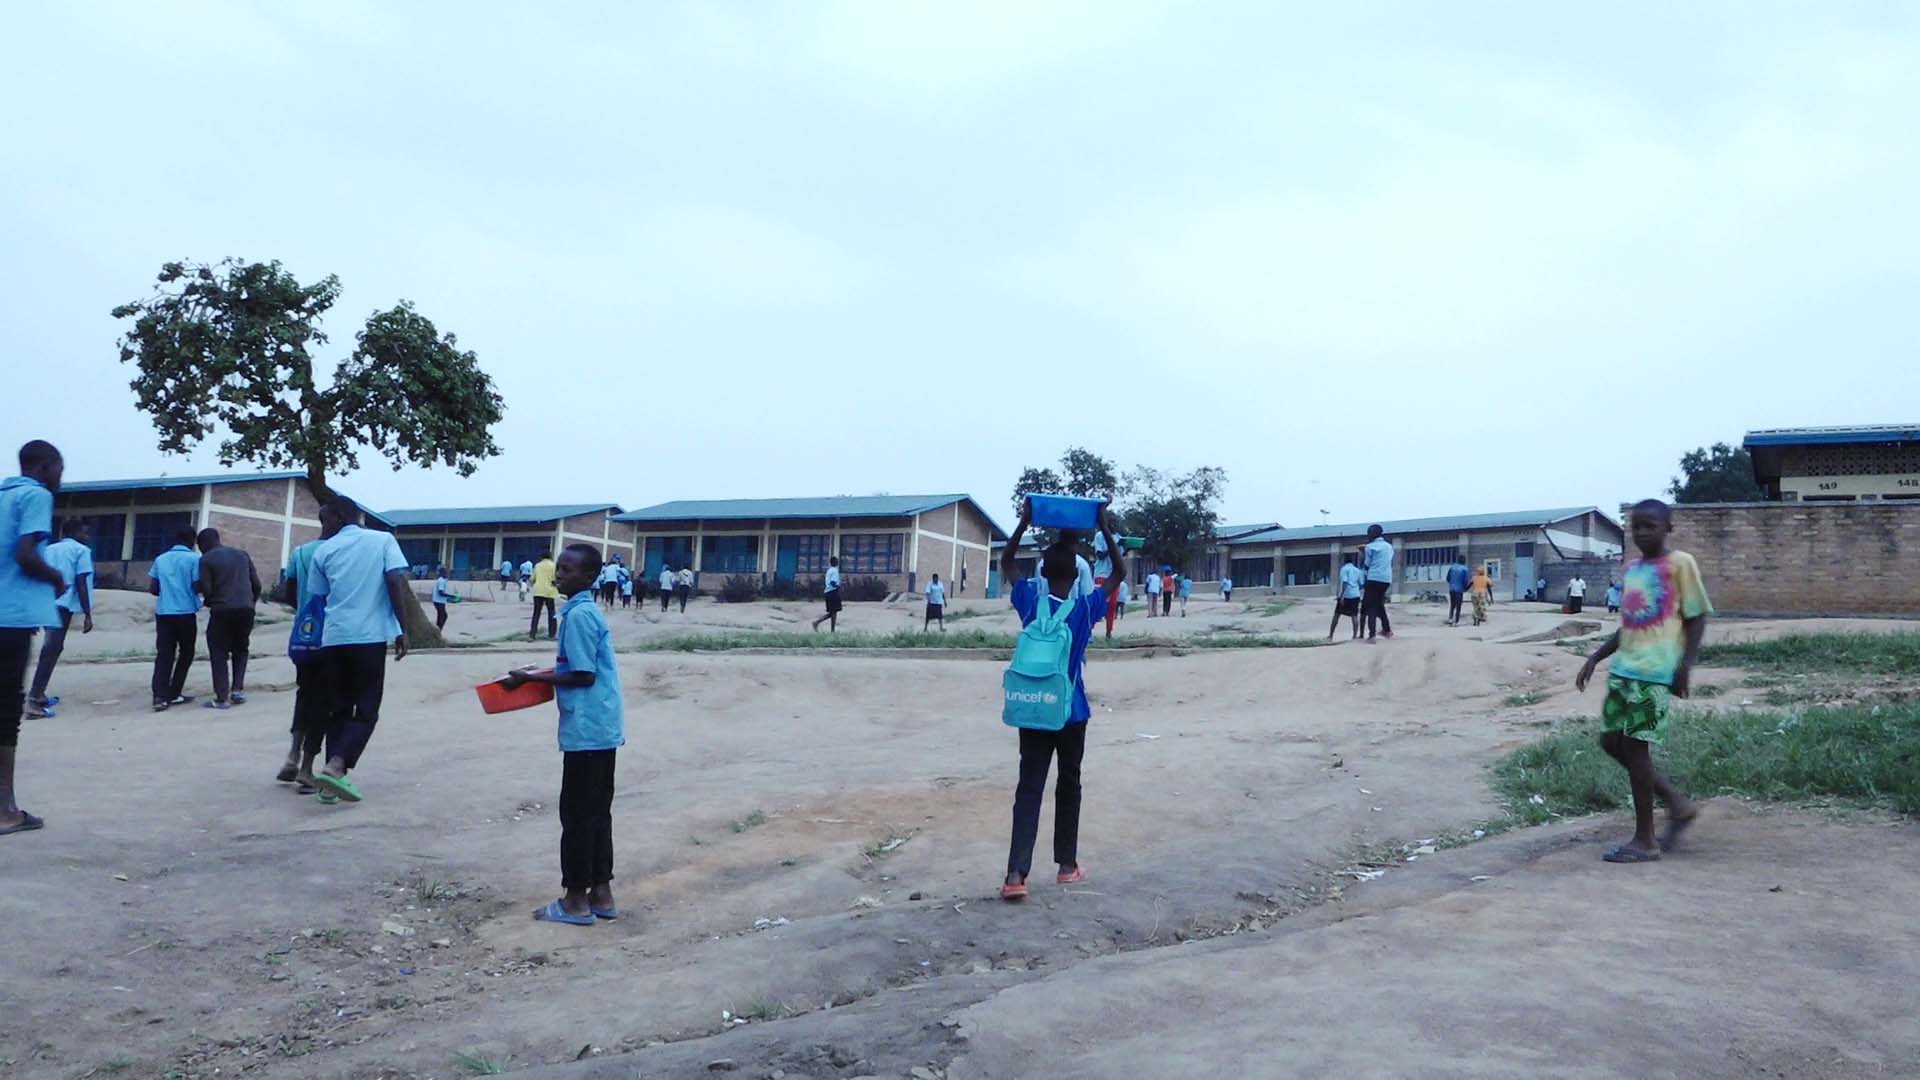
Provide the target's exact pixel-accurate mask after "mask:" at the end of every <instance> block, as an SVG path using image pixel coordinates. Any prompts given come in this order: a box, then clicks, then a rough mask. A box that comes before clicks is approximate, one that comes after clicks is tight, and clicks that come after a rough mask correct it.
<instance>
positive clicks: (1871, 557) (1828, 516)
mask: <svg viewBox="0 0 1920 1080" xmlns="http://www.w3.org/2000/svg"><path fill="white" fill-rule="evenodd" d="M1623 516H1624V514H1623ZM1627 546H1628V554H1629V555H1630V556H1631V555H1632V554H1634V552H1633V551H1632V546H1633V541H1632V539H1631V537H1629V539H1628V541H1627ZM1673 546H1674V547H1676V548H1678V549H1680V550H1682V551H1686V552H1690V553H1691V554H1692V555H1693V557H1694V558H1695V559H1696V560H1698V561H1699V563H1700V573H1701V576H1702V577H1703V578H1705V580H1706V585H1707V594H1708V595H1709V596H1711V597H1712V598H1713V606H1714V608H1715V610H1717V611H1719V612H1721V613H1723V614H1728V615H1881V616H1915V615H1920V503H1890V502H1855V503H1804V502H1769V503H1706V504H1699V505H1692V506H1675V507H1674V508H1673ZM1603 588H1604V586H1603ZM1592 598H1593V593H1592V590H1589V599H1592Z"/></svg>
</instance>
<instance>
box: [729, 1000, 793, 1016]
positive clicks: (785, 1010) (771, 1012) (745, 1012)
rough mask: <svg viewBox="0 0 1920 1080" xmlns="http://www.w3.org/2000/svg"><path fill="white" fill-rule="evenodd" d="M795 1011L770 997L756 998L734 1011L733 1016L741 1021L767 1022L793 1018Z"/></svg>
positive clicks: (784, 1003)
mask: <svg viewBox="0 0 1920 1080" xmlns="http://www.w3.org/2000/svg"><path fill="white" fill-rule="evenodd" d="M793 1014H794V1010H793V1009H792V1008H791V1007H790V1006H788V1005H787V1004H786V1002H783V1001H776V1000H774V999H773V998H769V997H756V998H753V999H751V1000H749V1001H748V1002H747V1003H746V1004H745V1005H743V1006H741V1007H740V1008H737V1009H735V1010H733V1015H734V1016H736V1017H738V1018H739V1019H741V1020H753V1021H756V1022H758V1021H765V1020H779V1019H782V1018H785V1017H788V1016H792V1015H793Z"/></svg>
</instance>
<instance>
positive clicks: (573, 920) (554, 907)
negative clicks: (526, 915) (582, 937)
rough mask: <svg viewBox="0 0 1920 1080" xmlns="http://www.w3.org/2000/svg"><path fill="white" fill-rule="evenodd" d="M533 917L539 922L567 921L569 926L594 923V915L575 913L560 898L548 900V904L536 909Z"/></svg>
mask: <svg viewBox="0 0 1920 1080" xmlns="http://www.w3.org/2000/svg"><path fill="white" fill-rule="evenodd" d="M533 917H534V919H536V920H537V921H539V922H557V923H566V924H567V925H568V926H592V925H593V916H592V915H575V914H574V913H572V912H570V911H568V910H567V909H566V908H565V907H562V906H561V904H560V901H558V900H549V901H547V906H546V907H543V908H541V909H539V910H538V911H535V912H534V913H533Z"/></svg>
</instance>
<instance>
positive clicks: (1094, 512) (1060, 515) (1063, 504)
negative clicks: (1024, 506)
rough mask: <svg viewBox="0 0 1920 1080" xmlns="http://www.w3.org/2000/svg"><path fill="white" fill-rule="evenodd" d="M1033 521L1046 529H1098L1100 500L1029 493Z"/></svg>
mask: <svg viewBox="0 0 1920 1080" xmlns="http://www.w3.org/2000/svg"><path fill="white" fill-rule="evenodd" d="M1027 498H1028V499H1029V500H1031V501H1032V502H1033V523H1034V524H1035V525H1039V526H1042V527H1044V528H1048V529H1089V530H1092V529H1098V528H1099V527H1100V500H1099V499H1082V498H1078V497H1076V496H1073V495H1029V496H1027Z"/></svg>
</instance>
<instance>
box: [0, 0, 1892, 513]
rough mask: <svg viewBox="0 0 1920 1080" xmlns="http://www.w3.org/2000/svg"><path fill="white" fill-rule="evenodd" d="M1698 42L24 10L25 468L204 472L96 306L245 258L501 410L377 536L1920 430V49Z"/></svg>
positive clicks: (1273, 488) (1443, 482)
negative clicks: (1754, 433) (527, 507)
mask: <svg viewBox="0 0 1920 1080" xmlns="http://www.w3.org/2000/svg"><path fill="white" fill-rule="evenodd" d="M1667 7H1668V8H1669V9H1668V10H1656V9H1655V7H1654V6H1653V5H1584V6H1582V10H1574V9H1573V7H1571V6H1566V7H1562V8H1558V9H1546V8H1542V7H1541V6H1539V5H1535V4H1514V5H1496V4H1466V5H1455V4H1447V5H1440V4H1410V3H1409V4H1377V5H1366V6H1365V7H1364V10H1362V9H1360V8H1355V7H1352V6H1349V5H1324V4H1321V5H1300V6H1297V7H1295V6H1289V7H1286V8H1284V9H1283V8H1281V6H1280V5H1276V4H1273V3H1270V2H1258V3H1248V4H1244V5H1238V4H1227V3H1217V2H1216V3H1207V4H1200V5H1184V6H1183V7H1181V8H1163V7H1158V6H1153V5H1147V4H1138V3H1125V2H1121V3H1113V2H1104V3H1092V4H1086V5H1045V4H1035V3H1031V2H1020V3H1013V4H1007V5H991V6H990V5H984V4H978V3H957V4H939V5H932V4H929V5H916V4H905V3H898V2H891V0H889V2H874V3H865V4H844V5H840V4H820V3H806V4H800V3H793V4H786V5H775V4H736V5H722V4H709V3H700V4H687V5H670V4H646V5H632V4H608V5H605V6H604V7H596V6H595V5H587V4H577V5H572V6H570V7H565V8H563V7H562V6H559V5H527V4H505V3H502V4H473V3H460V4H453V3H448V4H429V3H422V2H410V3H404V4H371V3H370V4H355V3H345V2H339V0H329V2H326V3H293V4H272V5H268V4H238V3H236V4H231V5H222V4H187V3H179V4H171V3H169V4H149V3H131V4H125V5H120V6H117V7H115V6H110V5H102V4H84V5H83V4H36V5H16V6H14V7H12V8H11V9H10V10H9V13H8V16H7V20H6V21H7V24H8V26H7V32H6V34H5V41H4V43H0V95H4V99H5V100H6V102H7V106H6V108H5V110H4V118H0V285H3V286H4V287H3V288H0V357H3V358H4V362H5V371H6V375H7V379H8V382H7V392H6V393H5V394H4V396H0V427H3V428H4V430H5V432H6V436H5V438H6V441H7V442H8V444H9V445H10V446H11V445H13V444H17V443H18V442H20V441H23V440H24V439H26V438H29V437H35V436H39V437H46V438H51V439H53V440H55V441H57V442H58V443H59V444H60V445H61V446H62V447H63V448H64V449H65V450H66V453H67V460H68V475H69V476H70V477H72V478H74V479H98V478H111V477H130V476H146V475H152V474H155V473H159V472H162V471H166V472H171V473H173V474H176V475H179V474H183V473H190V472H196V471H207V470H209V469H210V468H211V467H212V466H213V464H214V459H213V455H212V453H211V448H210V447H209V448H208V449H207V450H205V451H203V452H202V453H201V454H198V455H196V456H195V457H193V458H189V459H180V458H173V459H168V458H163V457H162V456H161V455H160V454H159V453H158V452H157V451H156V450H155V445H154V436H153V432H152V428H151V425H150V424H149V422H148V421H147V420H146V419H145V418H144V417H142V416H141V415H140V414H138V413H136V412H135V410H134V408H133V398H132V395H131V393H130V392H128V390H127V389H126V383H127V380H128V379H129V378H130V377H131V374H132V372H131V369H130V368H127V367H123V366H122V365H121V364H120V363H119V362H118V358H117V352H116V349H115V340H116V338H117V336H118V334H119V333H120V329H121V327H120V325H119V324H117V323H116V322H115V321H114V320H113V319H112V318H111V317H110V316H109V314H108V311H109V309H110V308H111V307H113V305H115V304H116V303H120V302H124V301H128V300H133V299H137V298H140V297H142V296H143V295H145V294H147V293H148V292H149V290H150V288H151V285H152V281H153V278H154V275H155V272H156V271H157V270H158V268H159V266H160V264H161V263H162V262H163V261H166V260H168V259H177V258H185V259H196V260H214V259H218V258H221V257H224V256H230V255H231V256H240V257H244V258H247V259H259V260H266V259H278V260H280V261H282V262H283V263H284V264H285V265H286V266H287V268H288V269H289V270H291V271H292V272H293V273H295V274H296V275H298V276H299V277H301V278H302V279H303V280H312V279H315V278H318V277H321V276H323V275H325V274H328V273H334V274H338V275H339V276H340V278H341V280H342V282H343V284H344V293H343V296H342V298H341V301H340V303H339V304H338V305H337V306H336V307H335V309H334V312H333V315H332V318H331V320H330V322H329V323H328V329H329V330H330V331H331V332H332V334H333V336H334V343H335V348H336V349H350V348H351V343H352V339H353V333H354V331H355V330H356V329H358V327H359V326H360V324H361V323H362V321H363V320H364V319H365V318H366V316H367V315H368V314H369V313H371V312H372V311H374V310H376V309H379V308H384V307H387V306H390V305H392V304H393V303H394V302H395V301H396V300H398V299H401V298H406V299H411V300H413V301H414V302H415V303H416V304H417V305H418V307H419V310H420V311H421V312H422V313H424V314H426V315H427V316H428V317H430V318H432V319H433V320H434V321H435V322H436V323H437V324H438V325H439V326H440V328H441V329H442V330H443V331H452V332H454V333H456V334H458V335H459V339H460V343H461V344H462V346H464V347H469V348H472V349H474V350H475V351H476V352H477V353H478V354H479V357H480V360H481V362H482V364H483V366H484V367H485V368H486V370H487V371H488V372H489V373H490V374H491V375H492V376H493V378H494V379H495V381H496V382H497V383H498V385H499V389H500V391H501V393H502V394H503V396H504V397H505V398H506V402H507V412H506V419H505V421H504V422H503V423H502V424H501V425H500V427H499V429H498V430H497V432H496V436H497V438H498V441H499V442H500V444H501V446H503V447H504V448H505V451H506V452H505V455H504V456H502V457H500V458H498V459H495V460H492V461H489V462H487V463H486V464H485V465H484V466H483V467H482V468H481V469H480V471H479V472H478V473H476V474H475V475H474V477H473V478H471V479H468V480H462V479H460V478H459V477H458V476H457V475H455V474H454V473H452V472H451V471H448V470H444V469H441V470H434V471H418V470H412V469H409V470H407V471H405V472H402V473H398V474H395V473H392V472H390V471H388V470H387V469H386V468H384V467H382V466H379V465H377V464H376V465H374V466H373V467H372V468H363V469H362V471H361V472H360V473H358V474H356V475H354V476H352V477H350V478H348V479H347V480H346V481H345V482H343V483H342V485H341V486H342V488H343V489H344V490H346V491H348V492H350V493H352V494H355V495H356V496H358V497H360V498H361V499H362V501H363V502H366V503H368V504H369V505H372V506H375V507H379V508H391V507H395V506H420V505H427V506H432V505H454V504H487V503H523V502H539V501H575V500H580V501H589V500H592V501H598V500H606V501H618V502H620V503H622V504H624V505H626V506H628V507H635V506H641V505H645V504H649V503H653V502H658V501H663V500H666V499H675V498H719V497H752V496H792V495H819V494H867V493H873V492H891V493H895V494H909V493H916V494H917V493H923V492H949V491H966V492H971V493H972V494H974V495H975V496H977V497H979V498H980V499H981V501H982V502H983V503H985V504H986V505H987V507H988V508H989V510H991V511H992V512H994V513H996V514H998V515H1000V516H1001V518H1002V520H1003V521H1006V520H1007V519H1008V518H1009V517H1010V515H1009V514H1008V513H1007V507H1006V503H1007V497H1008V490H1009V488H1010V487H1011V484H1012V482H1013V480H1014V477H1015V476H1016V475H1017V474H1018V473H1019V471H1020V469H1021V467H1022V466H1024V465H1027V464H1041V463H1046V462H1048V461H1050V460H1051V459H1053V458H1055V457H1057V456H1058V454H1059V451H1060V450H1061V449H1062V448H1063V447H1064V446H1066V445H1068V444H1080V445H1084V446H1087V447H1088V448H1090V449H1093V450H1096V451H1098V452H1100V453H1102V454H1105V455H1107V456H1109V457H1112V458H1114V459H1116V460H1118V461H1119V462H1120V463H1121V464H1123V465H1126V464H1133V463H1147V464H1152V465H1156V466H1160V467H1164V468H1170V469H1186V468H1191V467H1194V466H1198V465H1219V466H1223V467H1224V468H1225V469H1226V470H1227V473H1228V476H1229V483H1228V487H1227V501H1226V505H1225V507H1224V512H1225V516H1226V517H1227V518H1229V519H1230V520H1233V521H1270V520H1278V521H1281V522H1283V523H1286V524H1290V525H1292V524H1303V525H1304V524H1315V523H1318V521H1319V520H1320V511H1321V510H1323V509H1324V510H1326V511H1328V512H1330V514H1331V515H1332V519H1333V520H1334V521H1344V520H1354V519H1368V518H1393V517H1408V516H1416V515H1426V514H1444V513H1450V512H1469V511H1487V510H1506V509H1523V508H1535V507H1545V506H1561V505H1572V504H1586V503H1596V504H1599V505H1601V506H1603V507H1612V506H1615V505H1617V504H1618V503H1619V502H1620V501H1622V500H1628V499H1634V498H1639V497H1644V496H1646V495H1649V494H1654V493H1657V492H1658V491H1659V489H1660V488H1661V487H1662V486H1663V485H1664V483H1665V482H1666V480H1667V479H1668V478H1669V476H1670V475H1671V473H1672V472H1673V470H1674V464H1675V462H1676V460H1677V459H1678V458H1679V456H1680V454H1681V453H1682V452H1684V451H1685V450H1687V449H1689V448H1691V447H1694V446H1697V445H1701V444H1704V443H1709V442H1712V441H1715V440H1727V441H1730V442H1738V441H1739V438H1740V436H1741V434H1742V433H1743V432H1744V431H1745V430H1747V429H1749V428H1755V427H1769V426H1789V425H1799V424H1832V423H1855V422H1861V423H1866V422H1895V421H1902V422H1905V421H1915V420H1920V365H1916V363H1915V360H1916V356H1915V348H1914V345H1915V339H1916V336H1917V333H1920V332H1917V331H1916V326H1917V325H1920V322H1917V321H1916V319H1915V317H1914V304H1915V302H1916V301H1915V295H1916V292H1917V291H1920V290H1916V285H1920V259H1917V258H1916V240H1920V228H1916V226H1917V225H1920V211H1917V210H1916V205H1920V204H1917V203H1916V193H1917V192H1920V154H1916V132H1917V131H1920V127H1917V126H1916V121H1915V117H1916V116H1920V17H1917V16H1916V12H1917V11H1920V8H1915V7H1913V6H1909V5H1903V4H1884V5H1882V4H1862V5H1842V4H1838V3H1835V4H1817V5H1812V4H1784V5H1761V4H1756V3H1751V2H1746V0H1741V2H1738V3H1731V2H1730V3H1722V4H1699V5H1670V6H1667ZM536 8H541V9H546V10H541V11H536V10H535V9H536ZM561 11H565V12H568V13H567V14H557V13H549V12H561ZM329 366H330V365H329ZM367 460H368V462H371V461H372V460H374V459H371V458H369V459H367ZM8 464H9V465H10V464H11V463H10V462H9V463H8Z"/></svg>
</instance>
